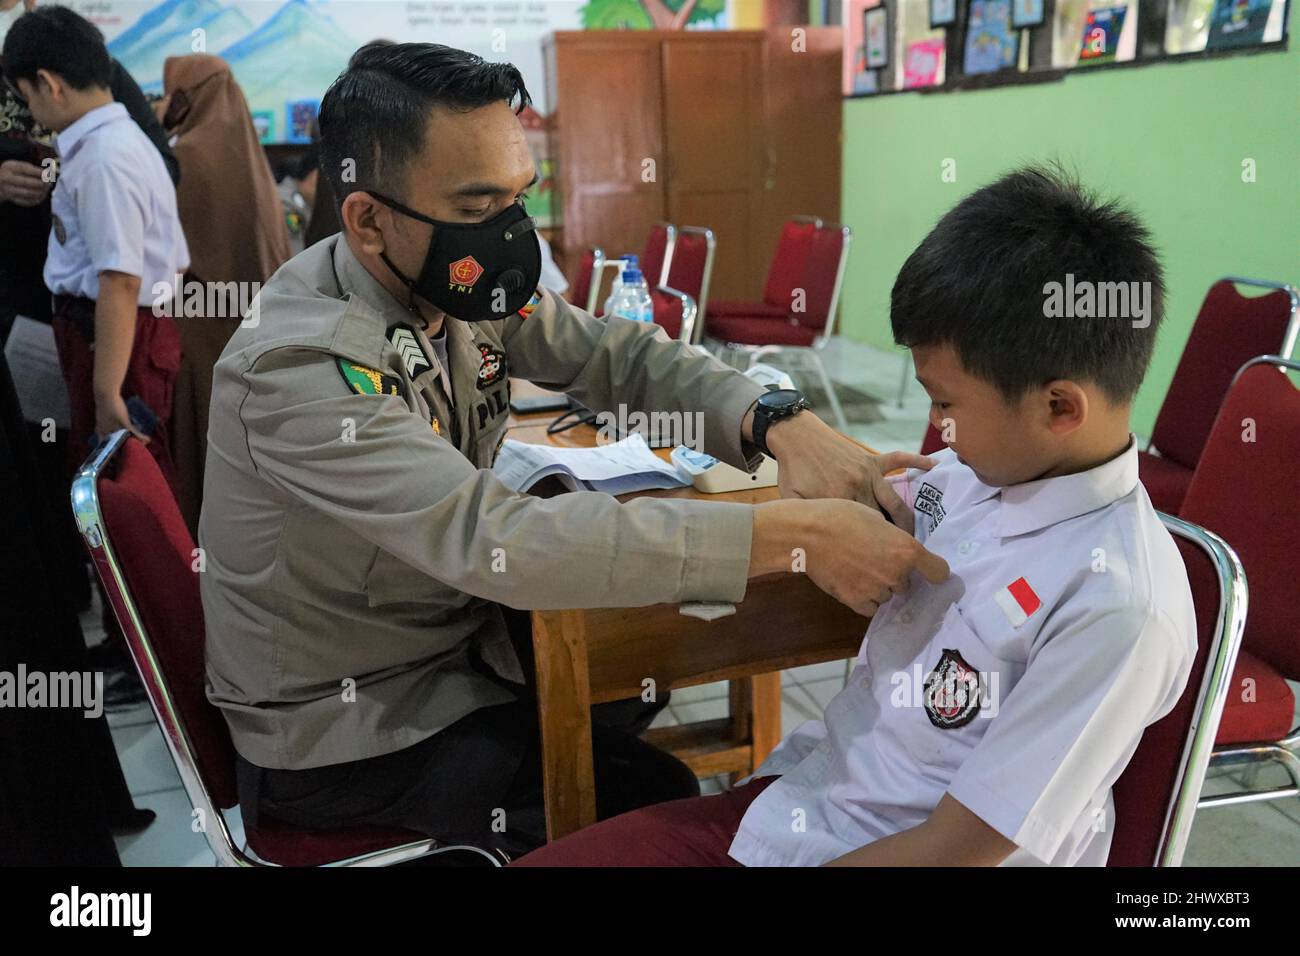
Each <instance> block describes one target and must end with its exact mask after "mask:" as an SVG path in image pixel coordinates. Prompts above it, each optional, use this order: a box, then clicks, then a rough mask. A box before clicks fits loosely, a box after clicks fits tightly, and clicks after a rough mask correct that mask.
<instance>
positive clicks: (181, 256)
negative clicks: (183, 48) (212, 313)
mask: <svg viewBox="0 0 1300 956" xmlns="http://www.w3.org/2000/svg"><path fill="white" fill-rule="evenodd" d="M112 70H113V65H112V60H111V59H110V57H109V55H108V50H107V49H106V48H105V46H104V40H103V37H102V35H101V34H100V33H99V31H98V30H97V29H96V28H95V27H94V25H93V24H91V23H89V22H88V21H86V20H85V19H84V18H82V17H80V16H78V15H77V14H76V13H74V12H73V11H71V10H68V9H67V8H65V7H57V6H52V7H38V8H36V9H35V10H32V11H30V12H28V13H25V14H23V16H21V17H19V18H18V19H17V20H16V21H15V22H14V24H13V26H12V27H11V28H10V30H9V32H8V34H7V35H6V36H5V41H4V74H5V80H6V81H7V82H8V83H10V84H12V85H13V87H14V88H16V90H17V92H18V93H19V95H21V96H22V97H23V99H24V100H26V102H27V105H28V107H29V109H30V110H31V113H32V117H33V118H34V119H35V120H36V121H37V122H38V123H40V124H41V125H42V126H45V127H47V128H48V129H52V130H54V131H55V132H56V133H57V134H58V136H57V139H56V145H57V147H58V151H59V168H58V181H57V183H56V185H55V187H54V192H53V194H52V195H51V197H50V203H51V212H52V229H51V231H50V236H49V251H48V254H47V256H46V260H45V272H44V279H45V285H46V286H47V287H48V288H49V290H50V292H52V293H53V294H54V321H53V324H54V332H55V337H56V341H57V343H58V347H59V359H60V363H61V364H62V366H63V374H64V378H65V380H66V381H67V385H68V393H69V396H68V397H69V400H70V405H71V418H72V422H71V426H72V427H71V439H72V443H73V446H74V450H73V457H74V460H75V461H79V460H80V459H81V458H84V457H85V455H86V454H88V452H89V448H90V443H91V438H92V436H93V435H96V434H98V435H100V436H104V435H107V434H108V433H109V432H112V431H115V430H117V429H119V428H127V429H130V430H131V431H132V432H133V433H135V434H136V435H137V436H138V437H140V438H142V439H145V438H146V436H145V434H143V433H142V431H141V429H142V428H145V429H151V430H152V431H151V435H150V436H149V437H148V438H147V440H148V441H149V447H150V451H151V452H152V453H153V454H154V457H155V458H157V459H158V462H159V465H160V467H161V468H162V470H163V472H164V474H165V475H166V476H167V477H168V479H169V480H171V479H172V478H173V475H172V466H171V456H170V454H169V453H168V443H167V431H168V430H167V422H168V419H169V418H170V416H171V402H172V384H173V381H174V379H175V376H176V371H177V369H178V368H179V366H180V339H179V335H178V332H177V329H176V325H175V322H174V321H173V320H172V319H171V318H170V317H168V316H165V315H159V314H156V313H155V311H154V307H155V306H157V305H163V304H165V303H166V300H167V299H170V298H171V294H170V293H169V294H166V295H164V296H160V295H159V292H158V287H160V285H161V286H164V287H166V288H167V289H169V290H170V289H171V287H172V286H173V284H174V282H175V277H176V275H178V274H179V273H182V272H184V270H185V269H186V268H187V267H188V266H189V251H188V249H187V247H186V245H185V237H184V235H183V234H182V232H181V225H180V219H179V218H178V216H177V211H176V191H175V188H174V186H173V184H172V180H171V177H170V176H169V175H168V172H167V167H166V166H165V165H164V163H163V160H162V158H161V157H160V156H159V154H158V150H157V149H155V148H154V145H153V144H152V143H151V142H150V141H149V139H148V137H147V136H145V134H144V133H143V132H141V130H140V127H138V126H137V125H136V124H135V123H134V122H133V121H132V120H131V118H130V116H129V115H128V113H127V111H126V108H125V107H124V106H122V105H121V104H120V103H115V102H114V101H113V95H112V92H111V91H110V89H109V83H110V81H111V78H112ZM131 399H136V400H138V402H139V403H141V405H142V406H143V408H144V409H147V412H144V411H142V412H140V413H138V414H137V416H136V417H135V418H134V419H133V417H132V415H131V413H130V412H128V408H127V403H128V401H130V400H131ZM149 413H152V416H150V415H149ZM150 417H151V418H152V419H153V420H152V421H146V419H148V418H150Z"/></svg>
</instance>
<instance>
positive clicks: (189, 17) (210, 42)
mask: <svg viewBox="0 0 1300 956" xmlns="http://www.w3.org/2000/svg"><path fill="white" fill-rule="evenodd" d="M321 6H322V5H321V4H319V3H309V2H307V0H287V2H286V3H284V4H283V5H282V6H281V7H280V8H279V9H277V10H276V11H275V13H274V14H272V15H271V16H270V17H269V18H267V20H266V21H265V22H264V23H263V24H262V25H261V26H259V27H257V28H256V29H254V24H253V22H252V21H251V20H250V19H249V18H248V17H247V16H245V15H244V14H243V13H242V12H240V11H239V10H238V9H237V8H236V7H234V6H231V5H227V4H222V3H219V2H217V0H163V2H161V3H159V4H158V5H157V6H156V7H153V8H151V9H150V10H148V11H147V12H146V13H144V14H143V15H141V17H140V19H139V20H138V21H137V22H136V23H135V24H133V25H132V26H130V27H129V28H127V29H126V30H125V31H123V32H122V33H120V34H119V35H118V36H117V37H115V38H114V39H113V40H111V41H110V42H109V44H108V49H109V52H111V53H112V54H113V56H115V57H117V59H119V60H121V61H122V64H123V65H124V66H125V67H126V68H127V69H128V70H129V71H130V72H131V74H132V76H134V77H135V78H136V81H137V82H138V83H139V84H140V86H141V87H142V88H143V89H144V90H146V91H147V92H154V93H156V92H161V91H162V70H163V62H164V61H165V60H166V59H167V57H169V56H184V55H186V54H188V53H193V52H195V50H194V39H195V34H194V30H195V29H200V28H201V29H202V30H203V31H204V37H203V39H204V43H205V47H206V52H208V53H215V54H217V55H218V56H220V57H221V58H222V59H224V60H226V62H228V63H229V64H230V66H231V69H232V70H234V73H235V77H236V79H238V80H239V84H240V86H242V87H243V89H244V95H245V96H246V97H247V98H248V106H249V109H251V110H253V111H254V112H257V111H266V112H269V113H272V114H274V115H275V116H277V117H281V116H283V114H284V110H285V104H286V102H287V101H289V100H297V99H303V100H319V99H320V98H321V96H323V95H324V93H325V90H326V89H328V87H329V85H330V84H331V83H332V82H334V78H335V77H336V76H338V75H339V73H340V72H342V70H343V68H344V67H345V66H346V65H347V61H348V57H349V56H350V55H351V54H352V51H353V50H355V49H356V48H357V46H358V42H357V41H356V40H355V39H354V38H352V37H350V36H349V35H348V34H347V32H345V31H344V30H343V29H342V28H341V27H339V26H338V24H336V23H335V22H334V20H333V19H332V18H331V17H330V16H329V14H328V13H326V12H325V11H324V10H323V9H322V8H321Z"/></svg>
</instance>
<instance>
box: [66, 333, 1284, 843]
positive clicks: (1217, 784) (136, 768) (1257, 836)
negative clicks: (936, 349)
mask: <svg viewBox="0 0 1300 956" xmlns="http://www.w3.org/2000/svg"><path fill="white" fill-rule="evenodd" d="M902 362H903V359H902V357H901V355H900V354H899V353H891V352H881V351H877V350H874V349H870V348H867V347H865V346H859V345H853V344H851V343H848V344H841V345H838V346H837V347H835V348H832V349H829V350H828V354H827V364H828V367H829V371H830V374H831V375H832V376H833V377H834V378H835V379H836V380H837V381H841V382H844V383H846V384H849V385H852V386H854V387H856V388H858V389H860V390H863V391H869V392H871V393H872V394H876V395H879V396H881V397H882V399H884V400H883V401H882V403H881V405H880V413H881V414H882V415H883V418H884V420H883V421H877V422H873V423H870V424H854V423H851V427H850V430H851V432H852V433H853V435H854V437H856V438H858V439H859V440H861V441H864V442H866V443H868V444H870V445H872V446H873V447H876V448H879V449H881V450H892V449H895V448H916V447H919V445H920V441H921V436H922V434H923V433H924V431H925V420H926V415H927V413H928V400H927V399H926V398H925V393H924V392H923V391H922V390H921V388H920V386H918V385H917V384H916V383H915V382H912V383H911V384H910V385H909V387H908V389H907V391H906V395H905V397H904V401H903V404H902V407H901V408H900V407H898V406H897V405H895V404H894V398H895V396H896V395H897V393H898V384H899V378H900V376H901V374H902ZM909 374H910V372H909ZM82 623H83V626H84V627H85V628H86V631H87V635H88V640H90V641H91V643H94V642H95V641H96V640H98V637H97V636H95V635H96V632H98V630H99V628H98V612H97V611H95V612H91V613H88V614H86V615H85V616H83V619H82ZM844 676H845V665H844V663H843V662H832V663H826V664H814V665H811V666H808V667H801V668H797V669H794V670H789V671H786V672H785V673H784V674H783V675H782V687H783V706H782V714H781V717H782V728H783V729H784V730H785V731H786V732H787V733H788V732H789V731H791V730H793V729H794V728H795V727H797V726H798V725H799V724H800V723H802V722H803V721H805V720H809V719H813V718H816V717H819V716H820V715H821V713H822V710H823V709H824V708H825V706H826V703H827V702H828V701H829V700H830V699H831V698H832V697H833V696H834V695H835V694H837V693H838V692H839V690H840V688H841V687H842V686H843V683H844ZM726 710H727V687H726V684H721V683H719V684H706V685H702V686H699V687H689V688H683V689H680V690H676V691H674V692H673V695H672V701H671V703H670V704H669V706H668V708H667V709H666V710H665V711H664V712H663V713H661V714H660V716H659V719H658V720H657V721H656V726H658V725H663V724H671V723H683V722H684V723H689V722H694V721H697V720H709V719H714V718H717V717H721V716H724V715H725V714H726ZM1296 717H1297V720H1296V723H1298V724H1300V708H1298V709H1297V715H1296ZM108 719H109V724H110V725H111V727H112V731H113V739H114V742H115V743H116V745H117V750H118V753H119V754H120V756H121V759H122V768H123V770H124V772H125V774H126V778H127V782H128V783H129V785H130V788H131V792H132V794H133V795H134V796H135V798H136V804H137V805H138V806H143V807H149V808H150V809H153V810H155V811H157V813H158V819H157V820H155V821H154V823H153V824H152V825H151V826H150V827H149V828H148V829H147V830H145V831H144V832H143V833H141V834H138V835H136V836H132V837H123V838H120V839H119V840H118V851H119V853H120V854H121V857H122V862H123V863H124V864H126V865H127V866H210V865H212V864H213V863H214V859H213V856H212V854H211V852H210V851H209V850H208V849H207V845H206V843H205V841H204V838H203V835H202V834H201V833H199V832H197V830H196V829H195V828H194V827H193V826H192V814H191V809H190V805H189V802H188V800H187V799H186V797H185V792H184V790H183V789H182V788H181V782H180V777H179V776H178V775H177V773H176V770H175V768H174V767H173V765H172V762H171V759H170V757H169V756H168V754H167V749H166V746H165V744H164V741H163V738H162V734H161V733H160V732H159V730H158V727H157V725H156V724H155V723H154V720H153V716H152V714H151V713H150V711H149V709H148V707H147V706H145V705H141V706H140V707H137V708H135V709H134V710H132V711H128V712H123V713H116V714H110V715H109V718H108ZM1293 726H1294V725H1293ZM1283 782H1284V774H1283V772H1282V771H1281V770H1280V769H1271V770H1265V771H1263V772H1261V774H1260V776H1259V779H1258V780H1257V785H1259V786H1261V787H1264V786H1270V785H1272V786H1279V785H1281V784H1282V783H1283ZM700 783H701V790H702V791H703V792H704V793H706V794H708V793H717V792H719V791H720V790H721V789H722V788H724V787H725V786H726V785H727V781H726V779H725V778H724V777H718V778H711V779H707V780H702V781H701V782H700ZM1240 784H1241V780H1240V779H1239V778H1235V777H1233V776H1229V775H1227V774H1219V775H1216V776H1215V777H1213V778H1211V779H1209V780H1207V781H1206V785H1205V792H1206V793H1222V792H1225V791H1227V790H1231V789H1235V788H1236V787H1237V786H1238V785H1240ZM231 829H232V831H233V832H234V835H235V838H236V840H239V841H241V842H242V836H243V829H242V826H241V825H240V822H239V819H238V812H237V811H236V813H235V814H234V815H233V820H232V821H231ZM1297 864H1300V800H1295V799H1291V800H1285V801H1272V802H1269V803H1257V804H1247V805H1245V806H1239V807H1226V808H1221V809H1215V810H1203V811H1201V812H1199V813H1198V814H1197V816H1196V822H1195V825H1194V827H1193V831H1192V837H1191V842H1190V845H1189V847H1188V850H1187V855H1186V859H1185V861H1184V865H1187V866H1214V865H1219V866H1295V865H1297Z"/></svg>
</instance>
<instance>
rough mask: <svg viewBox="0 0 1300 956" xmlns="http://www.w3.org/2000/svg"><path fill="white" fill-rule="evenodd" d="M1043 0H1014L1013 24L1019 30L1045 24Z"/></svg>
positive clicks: (1012, 5) (1012, 9)
mask: <svg viewBox="0 0 1300 956" xmlns="http://www.w3.org/2000/svg"><path fill="white" fill-rule="evenodd" d="M1044 5H1045V4H1044V2H1043V0H1012V2H1011V25H1012V26H1013V27H1015V28H1016V29H1017V30H1020V29H1023V28H1025V27H1040V26H1042V25H1043V19H1044V17H1043V7H1044Z"/></svg>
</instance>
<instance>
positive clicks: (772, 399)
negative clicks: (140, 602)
mask: <svg viewBox="0 0 1300 956" xmlns="http://www.w3.org/2000/svg"><path fill="white" fill-rule="evenodd" d="M801 401H803V393H802V392H800V391H799V390H798V389H794V388H778V389H776V390H774V391H771V392H766V393H764V394H762V395H760V396H759V397H758V404H760V405H762V406H764V407H766V408H770V409H772V410H774V411H780V410H782V409H786V408H793V407H794V406H795V405H798V404H799V403H800V402H801Z"/></svg>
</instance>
